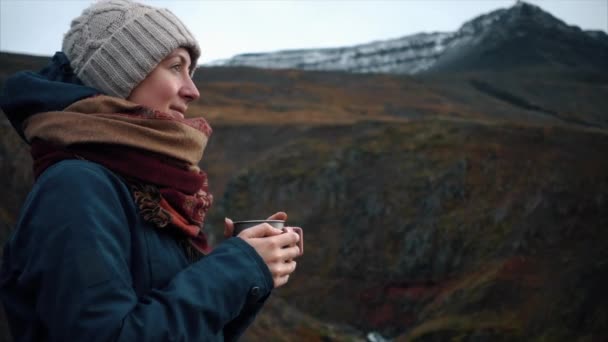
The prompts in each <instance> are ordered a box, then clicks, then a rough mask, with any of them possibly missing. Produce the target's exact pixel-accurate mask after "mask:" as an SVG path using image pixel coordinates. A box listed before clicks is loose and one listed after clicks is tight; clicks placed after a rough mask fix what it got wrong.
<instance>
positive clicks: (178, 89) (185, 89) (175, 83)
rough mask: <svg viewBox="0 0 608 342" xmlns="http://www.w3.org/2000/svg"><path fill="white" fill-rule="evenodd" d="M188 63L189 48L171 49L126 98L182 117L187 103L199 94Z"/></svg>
mask: <svg viewBox="0 0 608 342" xmlns="http://www.w3.org/2000/svg"><path fill="white" fill-rule="evenodd" d="M190 63H191V61H190V54H189V53H188V50H186V49H184V48H177V49H175V50H173V52H171V54H169V55H168V56H167V57H166V58H165V59H163V60H162V61H161V62H160V63H158V65H157V66H156V68H154V70H152V72H151V73H150V74H149V75H148V76H147V77H146V78H145V79H144V80H143V81H141V83H139V84H138V85H137V86H136V87H135V88H134V89H133V91H132V92H131V95H129V97H128V98H127V100H129V101H131V102H135V103H137V104H140V105H143V106H146V107H149V108H152V109H155V110H159V111H161V112H165V113H168V114H170V115H173V116H174V117H176V118H184V114H185V113H186V110H187V109H188V103H190V102H191V101H194V100H196V99H198V98H199V96H200V94H199V92H198V89H196V85H194V82H192V79H191V78H190Z"/></svg>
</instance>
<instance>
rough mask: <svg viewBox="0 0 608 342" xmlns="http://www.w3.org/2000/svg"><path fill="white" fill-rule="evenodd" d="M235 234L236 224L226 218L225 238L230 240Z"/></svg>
mask: <svg viewBox="0 0 608 342" xmlns="http://www.w3.org/2000/svg"><path fill="white" fill-rule="evenodd" d="M232 233H234V223H232V220H231V219H229V218H227V217H226V218H224V237H226V238H229V237H231V236H232Z"/></svg>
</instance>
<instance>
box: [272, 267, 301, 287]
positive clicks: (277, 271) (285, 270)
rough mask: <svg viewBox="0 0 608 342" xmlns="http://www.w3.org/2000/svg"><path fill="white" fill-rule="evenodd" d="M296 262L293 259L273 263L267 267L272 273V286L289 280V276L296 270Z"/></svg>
mask: <svg viewBox="0 0 608 342" xmlns="http://www.w3.org/2000/svg"><path fill="white" fill-rule="evenodd" d="M296 266H297V264H296V262H295V261H293V260H290V261H287V262H283V263H275V264H273V265H272V266H271V267H270V268H269V269H270V273H271V274H272V279H273V282H274V287H280V286H283V285H285V284H287V282H288V281H289V276H290V275H291V274H292V273H293V272H294V271H295V270H296Z"/></svg>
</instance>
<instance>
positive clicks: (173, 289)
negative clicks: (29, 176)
mask: <svg viewBox="0 0 608 342" xmlns="http://www.w3.org/2000/svg"><path fill="white" fill-rule="evenodd" d="M199 55H200V48H199V45H198V43H197V42H196V40H195V39H194V38H193V36H192V34H191V33H190V32H189V31H188V30H187V28H186V27H185V26H184V25H183V24H182V23H181V22H180V21H179V19H177V18H176V17H175V16H174V15H173V14H172V13H171V12H169V11H168V10H166V9H158V8H154V7H150V6H146V5H142V4H138V3H134V2H131V1H127V0H111V1H103V2H98V3H95V4H93V5H92V6H90V7H89V8H87V9H86V10H85V11H84V12H83V13H82V15H81V16H79V17H77V18H76V19H75V20H74V21H73V22H72V24H71V28H70V30H69V31H68V32H67V34H66V35H65V37H64V41H63V47H62V52H58V53H57V54H56V55H55V56H54V57H53V60H52V61H51V63H50V64H49V66H48V67H47V68H45V69H44V70H42V71H41V72H40V73H31V72H22V73H18V74H17V75H15V76H13V77H11V78H10V79H9V80H7V82H6V85H5V91H4V94H3V98H2V101H1V104H2V108H3V110H4V112H5V113H6V114H7V116H8V117H9V119H10V121H11V123H12V124H13V126H14V127H15V129H16V130H17V131H18V132H19V134H20V135H21V136H22V137H24V139H26V141H28V142H29V143H30V144H31V147H32V157H33V160H34V171H35V176H36V182H35V184H34V187H33V189H32V191H31V193H30V194H29V196H28V198H27V200H26V202H25V204H24V206H23V208H22V211H21V213H20V217H19V219H18V222H17V226H16V228H15V230H14V232H13V235H12V236H11V238H10V240H9V241H8V243H7V244H6V246H5V249H4V256H3V264H2V270H1V273H0V296H1V298H2V301H3V304H4V307H5V310H6V313H7V316H8V318H9V325H10V327H11V332H12V334H13V337H14V339H15V340H16V341H110V340H112V341H114V340H120V341H123V340H124V341H212V340H224V339H225V340H234V339H236V338H238V336H240V335H241V334H242V333H243V331H244V330H245V328H247V326H248V325H249V324H251V322H252V320H253V318H254V317H255V315H256V314H257V312H258V311H259V310H260V308H261V306H262V304H263V303H264V301H265V300H266V298H268V296H269V295H270V292H271V289H272V288H274V287H279V286H282V285H284V284H285V283H286V282H287V281H288V278H289V275H290V274H291V273H292V272H293V271H294V270H295V267H296V263H295V261H294V259H295V258H296V257H297V256H298V255H299V254H300V249H299V248H298V246H297V245H296V244H297V243H298V241H299V236H298V235H297V234H296V233H294V232H293V231H292V230H289V229H288V230H287V231H286V232H284V231H281V230H278V229H275V228H272V227H270V226H269V225H266V224H264V225H259V226H256V227H253V228H250V229H248V230H245V231H243V232H242V233H240V234H239V236H238V237H235V238H228V239H226V240H225V241H224V242H222V243H220V244H219V245H218V246H217V247H216V248H215V249H214V250H213V251H211V249H210V247H209V245H208V243H207V239H206V235H205V233H204V231H203V230H202V224H203V220H204V217H205V213H206V211H207V209H208V208H209V206H210V205H211V202H212V196H211V195H210V194H209V192H208V189H207V180H206V176H205V174H204V173H203V172H202V171H201V170H200V169H199V168H198V166H197V165H198V162H199V161H200V159H201V158H202V155H203V150H204V147H205V144H206V142H207V139H208V137H209V135H210V134H211V128H210V127H209V125H208V124H207V123H206V122H205V120H204V119H202V118H197V119H185V118H184V114H185V112H186V110H187V108H188V104H189V103H191V102H192V101H194V100H196V99H198V97H199V92H198V90H197V89H196V86H195V85H194V83H193V82H192V80H191V77H192V74H193V72H194V70H195V68H196V61H197V59H198V57H199ZM271 218H274V219H286V214H285V213H282V212H279V213H276V214H275V215H273V216H271ZM232 228H233V227H232V223H231V221H230V220H227V221H226V231H225V234H226V235H228V236H230V235H231V232H232Z"/></svg>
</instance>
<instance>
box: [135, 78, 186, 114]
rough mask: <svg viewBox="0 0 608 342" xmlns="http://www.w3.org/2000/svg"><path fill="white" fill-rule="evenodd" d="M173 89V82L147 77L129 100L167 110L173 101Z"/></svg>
mask: <svg viewBox="0 0 608 342" xmlns="http://www.w3.org/2000/svg"><path fill="white" fill-rule="evenodd" d="M173 93H176V92H175V90H174V89H173V85H172V83H171V82H169V81H167V80H162V79H147V80H146V81H145V82H143V83H141V84H140V85H138V86H137V87H136V88H135V89H134V90H133V92H132V93H131V96H129V98H128V100H130V101H132V102H135V103H137V104H140V105H144V106H146V107H150V108H152V109H157V110H166V109H168V107H169V104H170V103H171V99H172V97H173V95H172V94H173Z"/></svg>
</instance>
